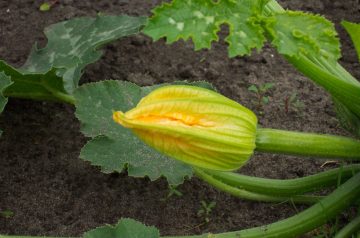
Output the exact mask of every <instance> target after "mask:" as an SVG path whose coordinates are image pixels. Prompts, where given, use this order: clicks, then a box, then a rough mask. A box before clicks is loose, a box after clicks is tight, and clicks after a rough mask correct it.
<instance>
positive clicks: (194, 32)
mask: <svg viewBox="0 0 360 238" xmlns="http://www.w3.org/2000/svg"><path fill="white" fill-rule="evenodd" d="M266 2H267V1H264V0H237V1H234V0H219V1H217V2H215V1H213V0H173V1H172V2H171V3H170V4H168V3H164V4H163V5H161V6H160V7H158V8H156V9H154V11H153V13H154V15H153V16H152V18H151V19H150V21H149V22H148V25H147V26H146V27H145V28H144V33H145V34H148V35H149V36H151V37H152V38H153V39H154V40H158V39H159V38H161V37H166V38H167V42H168V43H173V42H174V41H177V40H179V39H184V40H187V39H189V38H192V40H193V42H194V45H195V49H196V50H198V49H202V48H210V47H211V43H212V42H213V41H217V40H218V36H217V33H218V32H219V30H220V25H221V24H227V25H229V27H230V33H229V36H228V37H227V38H226V41H227V42H228V43H229V55H230V56H231V57H233V56H236V55H247V54H250V53H251V50H252V49H254V48H257V49H261V48H262V46H263V44H264V41H265V37H264V35H263V29H262V27H261V26H260V25H259V24H257V16H258V14H261V13H262V9H263V6H264V5H265V4H266Z"/></svg>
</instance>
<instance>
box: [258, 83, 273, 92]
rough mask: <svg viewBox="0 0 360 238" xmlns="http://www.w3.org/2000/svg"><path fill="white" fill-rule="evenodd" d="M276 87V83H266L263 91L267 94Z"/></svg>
mask: <svg viewBox="0 0 360 238" xmlns="http://www.w3.org/2000/svg"><path fill="white" fill-rule="evenodd" d="M274 86H275V84H274V83H265V84H264V85H263V86H262V88H261V89H262V91H264V92H266V91H267V90H269V89H272V88H273V87H274Z"/></svg>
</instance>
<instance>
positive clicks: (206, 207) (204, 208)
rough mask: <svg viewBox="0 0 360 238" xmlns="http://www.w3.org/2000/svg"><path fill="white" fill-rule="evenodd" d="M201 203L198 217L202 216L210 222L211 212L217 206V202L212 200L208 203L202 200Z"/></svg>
mask: <svg viewBox="0 0 360 238" xmlns="http://www.w3.org/2000/svg"><path fill="white" fill-rule="evenodd" d="M200 204H201V207H200V209H199V210H198V212H197V215H198V217H202V218H203V219H204V222H205V223H209V222H210V216H211V212H212V210H213V209H214V208H215V206H216V202H214V201H211V202H209V203H207V202H206V201H204V200H202V201H201V202H200Z"/></svg>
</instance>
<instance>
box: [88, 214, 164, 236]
mask: <svg viewBox="0 0 360 238" xmlns="http://www.w3.org/2000/svg"><path fill="white" fill-rule="evenodd" d="M83 237H84V238H159V237H160V234H159V231H158V229H156V228H155V227H153V226H146V225H144V224H142V223H140V222H138V221H135V220H133V219H128V218H124V219H121V220H120V221H119V222H118V224H116V225H115V226H111V225H106V226H102V227H98V228H95V229H93V230H91V231H88V232H86V233H85V234H84V236H83Z"/></svg>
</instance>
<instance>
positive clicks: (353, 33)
mask: <svg viewBox="0 0 360 238" xmlns="http://www.w3.org/2000/svg"><path fill="white" fill-rule="evenodd" d="M341 24H342V25H343V27H345V29H346V31H347V32H348V33H349V35H350V37H351V39H352V41H353V43H354V45H355V49H356V52H357V55H358V58H359V62H360V24H358V23H352V22H348V21H343V22H341Z"/></svg>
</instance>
